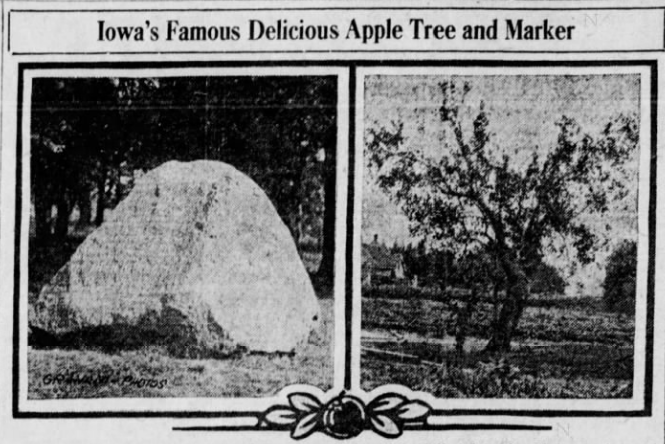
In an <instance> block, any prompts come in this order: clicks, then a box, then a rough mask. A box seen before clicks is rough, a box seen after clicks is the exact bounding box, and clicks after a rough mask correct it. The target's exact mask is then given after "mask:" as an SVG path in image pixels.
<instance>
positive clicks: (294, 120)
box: [31, 76, 337, 278]
mask: <svg viewBox="0 0 665 444" xmlns="http://www.w3.org/2000/svg"><path fill="white" fill-rule="evenodd" d="M336 99H337V92H336V79H335V78H334V77H296V76H292V77H266V76H261V77H251V76H244V77H166V78H67V79H35V80H34V82H33V95H32V120H31V121H32V127H31V141H32V160H31V162H32V169H31V171H32V181H31V183H32V187H31V188H32V189H31V192H32V198H33V205H34V209H35V232H36V233H35V234H36V240H37V241H38V242H48V241H51V240H55V241H58V240H61V239H63V238H64V237H65V236H67V235H68V231H67V229H68V222H69V219H70V216H71V214H72V211H73V209H74V208H75V207H77V206H78V208H79V214H80V217H79V223H80V224H82V225H85V224H86V223H88V222H90V221H91V220H94V222H95V223H96V224H97V225H99V224H101V223H102V221H103V218H104V211H105V209H107V208H113V207H114V206H115V205H117V203H118V202H119V201H120V200H121V199H122V198H123V197H124V196H125V195H126V194H127V193H128V192H129V189H130V188H131V186H132V183H133V179H134V178H133V174H134V172H135V171H140V170H143V171H147V170H150V169H152V168H154V167H156V166H158V165H160V164H162V163H164V162H165V161H168V160H180V161H191V160H196V159H212V160H221V161H224V162H227V163H229V164H231V165H233V166H235V167H236V168H238V169H239V170H241V171H242V172H243V173H245V174H247V175H248V176H250V177H251V178H252V179H253V180H254V181H255V182H257V183H258V184H259V186H261V187H262V188H263V189H264V191H265V192H266V194H267V195H268V196H269V197H270V199H271V201H272V202H273V204H274V205H275V207H276V208H277V211H278V213H279V214H280V216H281V217H282V219H283V220H284V222H285V223H286V225H287V226H288V227H289V229H290V230H291V233H292V234H293V236H294V239H295V240H296V242H298V241H300V240H301V239H303V238H306V237H307V236H309V237H315V238H318V239H321V240H320V244H322V245H321V250H322V252H323V260H322V261H321V266H320V268H319V271H320V274H321V275H322V276H325V277H327V278H331V277H332V269H333V267H332V252H333V250H334V248H333V247H332V242H333V241H334V232H333V230H334V220H335V219H334V208H335V201H334V197H335V193H334V190H335V146H336V135H337V129H336V106H337V103H336ZM92 202H94V203H95V208H96V211H95V214H94V215H93V214H92V205H91V203H92ZM54 209H55V220H53V217H52V214H53V210H54Z"/></svg>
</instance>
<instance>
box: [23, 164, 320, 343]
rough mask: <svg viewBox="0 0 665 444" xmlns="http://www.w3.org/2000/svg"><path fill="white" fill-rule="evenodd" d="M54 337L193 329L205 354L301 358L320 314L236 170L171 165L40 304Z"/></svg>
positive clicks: (272, 220)
mask: <svg viewBox="0 0 665 444" xmlns="http://www.w3.org/2000/svg"><path fill="white" fill-rule="evenodd" d="M30 314H31V315H30V324H31V325H32V326H35V327H38V328H40V329H43V330H46V331H48V332H51V333H53V334H56V335H58V334H66V333H69V332H72V331H77V330H79V331H80V330H81V329H86V328H94V327H100V326H111V325H120V326H126V327H127V328H128V329H131V328H134V327H145V326H146V325H149V326H152V327H154V328H157V329H160V328H161V329H164V330H167V331H166V333H168V331H169V330H175V329H183V328H184V330H185V331H187V332H189V334H190V335H191V337H192V339H193V340H194V341H195V342H196V343H197V345H199V346H202V347H206V348H213V349H214V348H220V347H227V346H229V345H234V346H242V347H245V348H247V349H250V350H255V351H264V352H275V351H280V352H291V351H293V350H294V349H295V348H296V346H297V345H298V344H299V343H302V342H304V341H305V340H306V339H307V338H308V336H309V333H310V332H311V330H312V329H313V328H314V327H315V326H316V323H317V319H318V314H319V305H318V301H317V299H316V296H315V293H314V290H313V288H312V284H311V282H310V280H309V276H308V274H307V272H306V270H305V267H304V265H303V264H302V262H301V260H300V257H299V255H298V252H297V249H296V246H295V243H294V241H293V238H292V237H291V234H290V232H289V230H288V228H287V227H286V225H285V224H284V223H283V222H282V220H281V219H280V217H279V215H278V214H277V211H276V210H275V208H274V206H273V205H272V203H271V202H270V200H269V199H268V197H267V196H266V194H265V193H264V192H263V190H262V189H261V188H260V187H259V186H258V185H257V184H256V183H254V182H253V181H252V180H251V179H250V178H248V177H247V176H245V175H244V174H242V173H240V172H239V171H237V170H236V169H235V168H233V167H232V166H230V165H227V164H225V163H222V162H216V161H195V162H190V163H182V162H175V161H173V162H168V163H165V164H163V165H161V166H159V167H157V168H155V169H154V170H152V171H150V172H148V173H147V174H145V175H144V176H143V177H141V178H140V179H139V180H137V182H136V185H135V187H134V189H133V190H132V191H131V193H130V194H129V195H128V196H127V197H126V198H125V199H124V200H123V201H122V202H121V203H120V204H119V205H118V206H117V207H116V208H115V210H114V211H113V212H112V214H111V215H110V217H109V218H108V219H107V221H106V222H105V223H103V224H102V225H101V226H100V227H99V228H98V229H97V230H96V231H94V232H93V233H92V234H90V235H89V236H88V238H86V240H85V241H84V242H83V243H82V244H81V245H80V246H79V248H78V249H77V250H76V252H75V253H74V255H73V256H72V257H71V259H70V261H69V262H68V263H67V264H66V265H65V266H64V267H63V268H62V269H61V270H60V271H58V273H57V274H56V275H55V276H54V278H53V279H52V280H51V282H50V283H49V284H48V285H46V286H45V287H44V288H43V289H42V291H41V292H40V294H39V297H38V299H37V301H36V303H35V304H34V305H33V307H31V310H30Z"/></svg>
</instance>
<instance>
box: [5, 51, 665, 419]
mask: <svg viewBox="0 0 665 444" xmlns="http://www.w3.org/2000/svg"><path fill="white" fill-rule="evenodd" d="M379 66H383V67H396V68H397V67H548V66H550V67H571V68H575V67H611V66H646V67H648V68H650V78H651V79H650V80H651V83H650V95H651V97H650V100H651V102H650V103H651V107H650V112H651V128H650V148H651V162H650V169H649V174H650V177H649V209H648V211H649V214H648V241H649V247H648V265H647V307H646V309H647V319H646V344H645V345H646V351H645V353H646V354H645V375H644V377H645V380H644V387H645V393H644V408H643V409H641V410H623V411H618V410H617V411H603V410H577V411H571V410H546V409H544V410H509V409H505V410H498V409H438V410H433V411H432V416H460V415H464V416H513V417H645V416H651V414H652V404H653V399H652V394H653V351H654V350H653V331H654V325H653V324H654V298H655V253H656V245H655V241H656V232H655V230H656V210H657V209H656V191H657V189H656V173H657V168H656V167H657V165H656V162H657V125H658V115H657V112H658V103H657V98H658V61H657V60H655V59H639V60H616V61H599V60H587V61H584V60H575V61H553V60H529V61H526V60H525V61H514V60H513V61H506V60H417V61H406V60H312V61H283V60H271V61H259V62H257V61H228V62H222V61H210V62H19V63H18V92H17V94H18V97H17V102H16V103H17V110H16V112H17V129H18V130H17V146H16V154H17V158H16V196H15V198H16V200H15V204H16V211H15V227H14V228H15V233H14V239H15V242H14V247H15V255H14V313H13V359H12V416H13V417H14V418H107V417H108V418H151V417H170V418H222V417H255V418H257V419H258V418H259V417H260V415H261V412H260V411H225V412H210V411H113V412H104V411H90V412H29V411H21V410H20V409H19V400H18V384H19V365H18V360H19V353H18V351H19V346H20V344H19V333H20V332H19V299H20V277H21V273H20V264H21V257H22V255H24V254H26V252H24V251H21V248H20V244H21V216H22V214H21V207H22V191H23V190H22V184H23V177H22V176H23V174H22V169H23V166H22V156H23V153H22V140H21V136H22V134H21V133H22V131H21V126H22V114H23V113H22V111H23V90H24V82H25V78H24V74H25V71H26V70H39V69H76V68H80V69H105V68H106V69H146V68H155V69H157V68H233V67H245V68H247V67H250V68H251V67H338V68H345V69H348V73H349V91H348V94H349V96H348V99H349V134H348V136H349V138H348V140H349V146H348V155H349V159H348V160H349V162H348V168H349V174H348V180H349V183H348V189H347V193H348V200H347V239H346V275H345V277H346V282H345V319H344V321H345V362H344V388H345V389H347V390H348V389H350V388H351V381H352V380H353V373H352V372H353V371H354V369H353V368H352V366H351V359H349V358H350V357H351V353H352V351H351V344H352V343H353V339H354V333H355V334H360V332H359V331H358V332H354V331H353V329H352V328H351V327H352V316H353V286H354V282H355V281H354V279H353V278H354V268H353V244H354V233H355V230H358V229H359V227H357V226H355V223H354V217H353V207H354V199H355V189H354V183H355V162H357V159H355V151H356V147H355V132H356V128H355V120H356V107H355V103H356V102H355V101H356V92H357V89H358V85H357V82H356V68H358V67H379ZM337 155H339V153H337ZM446 427H448V426H446ZM504 427H505V426H504ZM509 427H513V426H509ZM499 428H501V427H499ZM444 429H445V428H444ZM243 430H244V429H243ZM252 430H256V429H254V428H253V429H252ZM417 430H442V427H441V426H435V425H432V426H427V425H423V426H422V427H417Z"/></svg>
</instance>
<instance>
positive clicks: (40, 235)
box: [35, 193, 51, 242]
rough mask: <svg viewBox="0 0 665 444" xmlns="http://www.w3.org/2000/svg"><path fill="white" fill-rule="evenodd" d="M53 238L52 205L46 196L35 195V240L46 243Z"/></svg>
mask: <svg viewBox="0 0 665 444" xmlns="http://www.w3.org/2000/svg"><path fill="white" fill-rule="evenodd" d="M50 236H51V204H50V201H49V199H48V197H47V196H46V195H40V194H38V193H37V194H35V238H36V239H37V241H39V242H42V241H46V240H47V239H48V238H49V237H50Z"/></svg>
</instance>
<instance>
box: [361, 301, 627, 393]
mask: <svg viewBox="0 0 665 444" xmlns="http://www.w3.org/2000/svg"><path fill="white" fill-rule="evenodd" d="M552 305H553V307H545V308H544V307H529V308H528V309H527V310H526V312H525V314H524V317H523V319H522V321H521V324H520V328H519V331H518V334H517V337H516V338H515V339H514V341H513V344H512V345H513V347H512V350H511V352H510V353H508V354H506V355H504V356H492V355H489V354H487V353H484V352H483V348H484V347H485V345H486V343H487V333H488V332H489V331H490V330H489V319H490V315H489V310H490V307H489V306H486V307H483V308H482V309H481V310H480V312H479V313H477V315H476V316H475V318H474V322H472V326H471V333H472V336H470V337H468V338H467V341H466V343H465V351H466V356H465V358H464V359H463V361H462V362H460V360H459V359H458V358H457V356H456V355H455V339H454V336H452V334H453V331H452V329H453V325H452V324H451V321H450V313H449V312H448V311H447V308H446V306H445V305H444V304H443V303H441V302H437V301H432V300H414V299H394V298H391V299H382V298H365V299H363V333H362V347H363V348H362V358H361V375H362V377H361V381H362V387H363V389H365V390H371V389H373V388H375V387H378V386H380V385H383V384H390V383H392V384H402V385H405V386H407V387H410V388H411V389H413V390H424V391H427V392H430V393H432V394H434V395H436V396H440V397H515V398H589V399H596V398H625V397H631V396H632V378H633V344H632V336H633V330H634V322H633V320H632V319H628V318H620V317H618V316H617V315H616V314H614V313H608V312H604V311H599V310H598V309H597V307H591V306H584V307H582V306H571V307H570V308H567V309H562V308H559V307H558V306H557V305H560V304H552Z"/></svg>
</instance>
